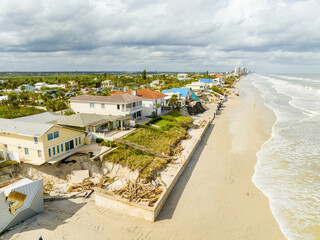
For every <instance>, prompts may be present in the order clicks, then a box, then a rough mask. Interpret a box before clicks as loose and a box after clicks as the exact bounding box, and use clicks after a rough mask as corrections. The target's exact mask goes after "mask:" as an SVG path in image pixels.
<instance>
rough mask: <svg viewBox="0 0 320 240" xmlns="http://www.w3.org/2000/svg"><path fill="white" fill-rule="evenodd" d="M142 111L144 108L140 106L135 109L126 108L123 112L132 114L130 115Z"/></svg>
mask: <svg viewBox="0 0 320 240" xmlns="http://www.w3.org/2000/svg"><path fill="white" fill-rule="evenodd" d="M142 109H143V106H142V105H139V106H135V107H131V108H125V109H123V110H122V112H124V113H127V114H130V113H134V112H137V111H141V110H142Z"/></svg>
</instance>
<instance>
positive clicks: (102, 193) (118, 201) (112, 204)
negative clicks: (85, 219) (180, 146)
mask: <svg viewBox="0 0 320 240" xmlns="http://www.w3.org/2000/svg"><path fill="white" fill-rule="evenodd" d="M212 120H213V119H210V120H209V121H208V123H207V124H206V126H205V127H204V129H203V132H202V133H201V134H200V136H199V137H198V139H197V140H196V141H195V143H194V145H193V146H192V150H191V152H190V153H189V155H188V157H187V158H186V160H185V161H184V163H183V164H182V165H181V167H180V169H179V170H178V172H177V173H176V175H175V176H174V178H173V180H172V181H171V183H170V185H169V186H168V187H167V190H166V191H164V192H163V193H162V195H161V196H160V198H159V200H158V201H157V202H156V204H155V205H154V206H153V207H148V206H145V205H142V204H139V203H133V202H128V201H126V200H125V199H122V198H120V197H118V196H114V195H111V194H109V193H108V191H106V190H104V189H101V188H95V189H94V191H95V202H96V206H100V207H105V208H108V209H112V210H115V211H118V212H122V213H125V214H129V215H131V216H135V217H140V218H144V219H145V220H148V221H150V222H154V221H155V219H156V218H157V216H158V214H159V213H160V211H161V209H162V207H163V205H164V203H165V202H166V200H167V198H168V196H169V195H170V193H171V191H172V189H173V188H174V186H175V185H176V183H177V181H178V180H179V177H180V176H181V174H182V173H183V171H184V169H185V168H186V166H187V165H188V162H189V161H190V159H191V158H192V155H193V153H194V152H195V150H196V149H197V147H198V145H199V143H200V141H201V139H202V137H203V135H204V134H205V133H206V131H207V129H208V127H209V125H210V124H211V123H212Z"/></svg>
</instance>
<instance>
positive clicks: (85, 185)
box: [68, 178, 94, 192]
mask: <svg viewBox="0 0 320 240" xmlns="http://www.w3.org/2000/svg"><path fill="white" fill-rule="evenodd" d="M93 187H94V183H93V182H92V181H91V180H89V179H88V178H86V179H84V180H83V182H82V183H75V184H73V185H71V186H70V187H69V188H68V192H81V191H85V190H93Z"/></svg>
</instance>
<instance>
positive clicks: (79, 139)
mask: <svg viewBox="0 0 320 240" xmlns="http://www.w3.org/2000/svg"><path fill="white" fill-rule="evenodd" d="M79 144H80V145H81V137H79Z"/></svg>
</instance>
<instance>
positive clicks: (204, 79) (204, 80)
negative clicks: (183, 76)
mask: <svg viewBox="0 0 320 240" xmlns="http://www.w3.org/2000/svg"><path fill="white" fill-rule="evenodd" d="M200 82H203V83H211V82H212V79H211V78H201V79H200Z"/></svg>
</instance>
